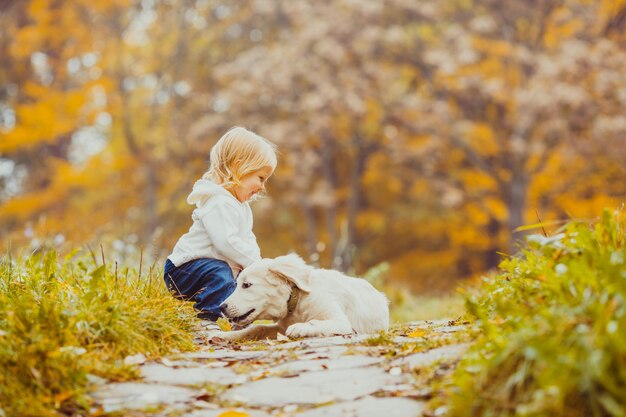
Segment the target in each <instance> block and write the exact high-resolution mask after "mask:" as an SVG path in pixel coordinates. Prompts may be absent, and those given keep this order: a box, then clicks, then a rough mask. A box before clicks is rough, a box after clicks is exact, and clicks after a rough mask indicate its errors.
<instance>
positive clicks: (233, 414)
mask: <svg viewBox="0 0 626 417" xmlns="http://www.w3.org/2000/svg"><path fill="white" fill-rule="evenodd" d="M217 417H250V414H248V413H242V412H241V411H236V410H228V411H224V412H223V413H222V414H219V415H218V416H217Z"/></svg>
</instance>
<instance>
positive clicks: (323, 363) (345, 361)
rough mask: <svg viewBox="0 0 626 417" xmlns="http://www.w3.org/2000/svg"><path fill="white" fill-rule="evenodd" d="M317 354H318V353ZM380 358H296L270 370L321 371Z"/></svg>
mask: <svg viewBox="0 0 626 417" xmlns="http://www.w3.org/2000/svg"><path fill="white" fill-rule="evenodd" d="M318 355H319V354H318ZM382 361H383V359H382V358H375V357H371V356H362V355H347V356H341V357H339V358H332V359H331V358H326V359H319V358H312V359H307V360H298V361H294V362H287V363H284V364H282V365H278V366H276V367H274V368H273V369H272V372H287V373H295V372H305V371H323V370H326V369H349V368H359V367H362V366H368V365H372V364H375V363H380V362H382Z"/></svg>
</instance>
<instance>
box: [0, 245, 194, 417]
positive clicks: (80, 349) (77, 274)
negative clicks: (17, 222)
mask: <svg viewBox="0 0 626 417" xmlns="http://www.w3.org/2000/svg"><path fill="white" fill-rule="evenodd" d="M185 304H187V303H181V302H180V301H177V300H175V299H174V298H173V297H171V296H170V295H169V294H167V292H166V290H165V285H164V284H163V282H162V278H161V270H160V268H159V269H154V270H151V271H149V272H148V273H145V272H144V274H143V276H140V274H139V273H138V272H137V271H135V270H133V269H128V268H124V269H121V268H119V270H118V267H117V265H115V264H113V265H110V264H109V265H103V264H102V263H101V262H100V263H99V262H97V261H96V260H95V257H93V256H91V257H90V256H88V255H81V254H78V253H73V254H71V255H69V256H68V257H66V258H65V259H63V260H61V261H59V260H58V259H57V254H56V253H55V252H46V253H39V254H34V255H32V256H26V257H21V258H19V259H10V258H9V257H5V258H0V368H1V369H2V373H0V416H2V415H7V416H13V415H19V416H43V417H45V416H58V415H59V413H61V414H68V415H72V414H76V413H80V412H81V410H86V409H88V408H89V403H88V399H87V398H88V397H87V396H86V395H85V394H86V390H87V389H88V378H89V375H90V374H91V375H97V376H100V377H105V378H109V379H114V380H123V379H128V378H130V377H132V376H133V369H132V368H131V367H128V366H125V365H124V361H123V360H124V358H125V357H126V356H128V355H132V354H136V353H142V354H144V355H145V356H147V357H156V356H159V355H163V354H166V353H168V352H171V351H173V350H181V351H184V350H191V349H193V348H194V345H193V341H192V337H191V334H190V332H189V326H190V325H191V323H192V322H193V321H192V318H193V317H194V316H193V311H192V310H191V309H190V307H189V306H188V305H185Z"/></svg>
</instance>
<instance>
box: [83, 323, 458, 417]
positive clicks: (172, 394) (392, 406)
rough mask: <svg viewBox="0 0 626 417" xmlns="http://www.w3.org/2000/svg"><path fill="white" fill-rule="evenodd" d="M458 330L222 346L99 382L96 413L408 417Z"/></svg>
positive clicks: (449, 359) (205, 345)
mask: <svg viewBox="0 0 626 417" xmlns="http://www.w3.org/2000/svg"><path fill="white" fill-rule="evenodd" d="M466 330H467V329H466V326H465V325H458V324H456V323H454V322H453V321H449V320H438V321H423V322H413V323H408V324H405V325H402V326H397V327H396V328H394V329H392V330H391V331H390V332H388V333H384V334H381V335H359V336H356V335H355V336H345V337H344V336H336V337H327V338H313V339H302V340H296V341H290V340H288V339H286V340H281V341H262V342H248V343H242V344H228V343H227V342H225V341H223V340H220V339H216V338H214V339H212V340H210V341H203V340H200V341H199V342H200V343H201V344H202V346H201V347H200V349H199V350H198V351H196V352H191V353H181V354H177V355H173V356H170V357H167V358H163V359H161V360H158V361H155V362H145V360H144V359H142V357H141V355H139V356H134V357H130V358H127V359H128V362H134V363H138V364H139V374H140V376H141V378H140V379H139V380H138V381H135V382H123V383H107V382H106V381H99V382H98V381H96V382H97V383H96V384H95V386H94V390H93V392H92V394H91V395H92V398H93V399H94V401H95V403H96V405H95V406H94V410H92V411H94V413H96V414H97V413H100V414H104V415H106V414H115V415H124V416H138V417H140V416H141V417H144V416H163V417H201V416H203V417H205V416H206V417H220V416H221V417H245V416H252V417H265V416H284V417H288V416H297V417H324V416H328V417H331V416H332V417H335V416H354V417H370V416H371V417H379V416H381V415H384V416H385V417H415V416H422V415H423V411H424V409H425V404H426V400H428V399H429V398H431V396H432V395H433V391H432V389H431V388H430V381H432V380H433V378H437V377H440V376H441V375H442V374H445V373H448V372H450V371H451V369H452V368H453V365H454V364H455V363H456V362H457V361H458V359H459V358H460V356H461V355H462V354H463V352H464V351H465V349H466V348H467V347H468V343H467V341H468V340H469V336H468V332H467V331H466Z"/></svg>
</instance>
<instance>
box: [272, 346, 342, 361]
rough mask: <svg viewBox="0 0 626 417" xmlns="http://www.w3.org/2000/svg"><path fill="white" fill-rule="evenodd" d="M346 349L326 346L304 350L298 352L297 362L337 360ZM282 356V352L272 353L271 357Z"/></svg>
mask: <svg viewBox="0 0 626 417" xmlns="http://www.w3.org/2000/svg"><path fill="white" fill-rule="evenodd" d="M347 350H348V348H347V347H346V346H327V347H321V348H317V349H305V350H302V351H298V359H299V360H310V359H322V358H323V359H326V358H328V359H332V358H338V357H340V356H341V355H343V354H344V353H346V351H347ZM278 355H284V351H279V352H274V353H273V355H272V356H278Z"/></svg>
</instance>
